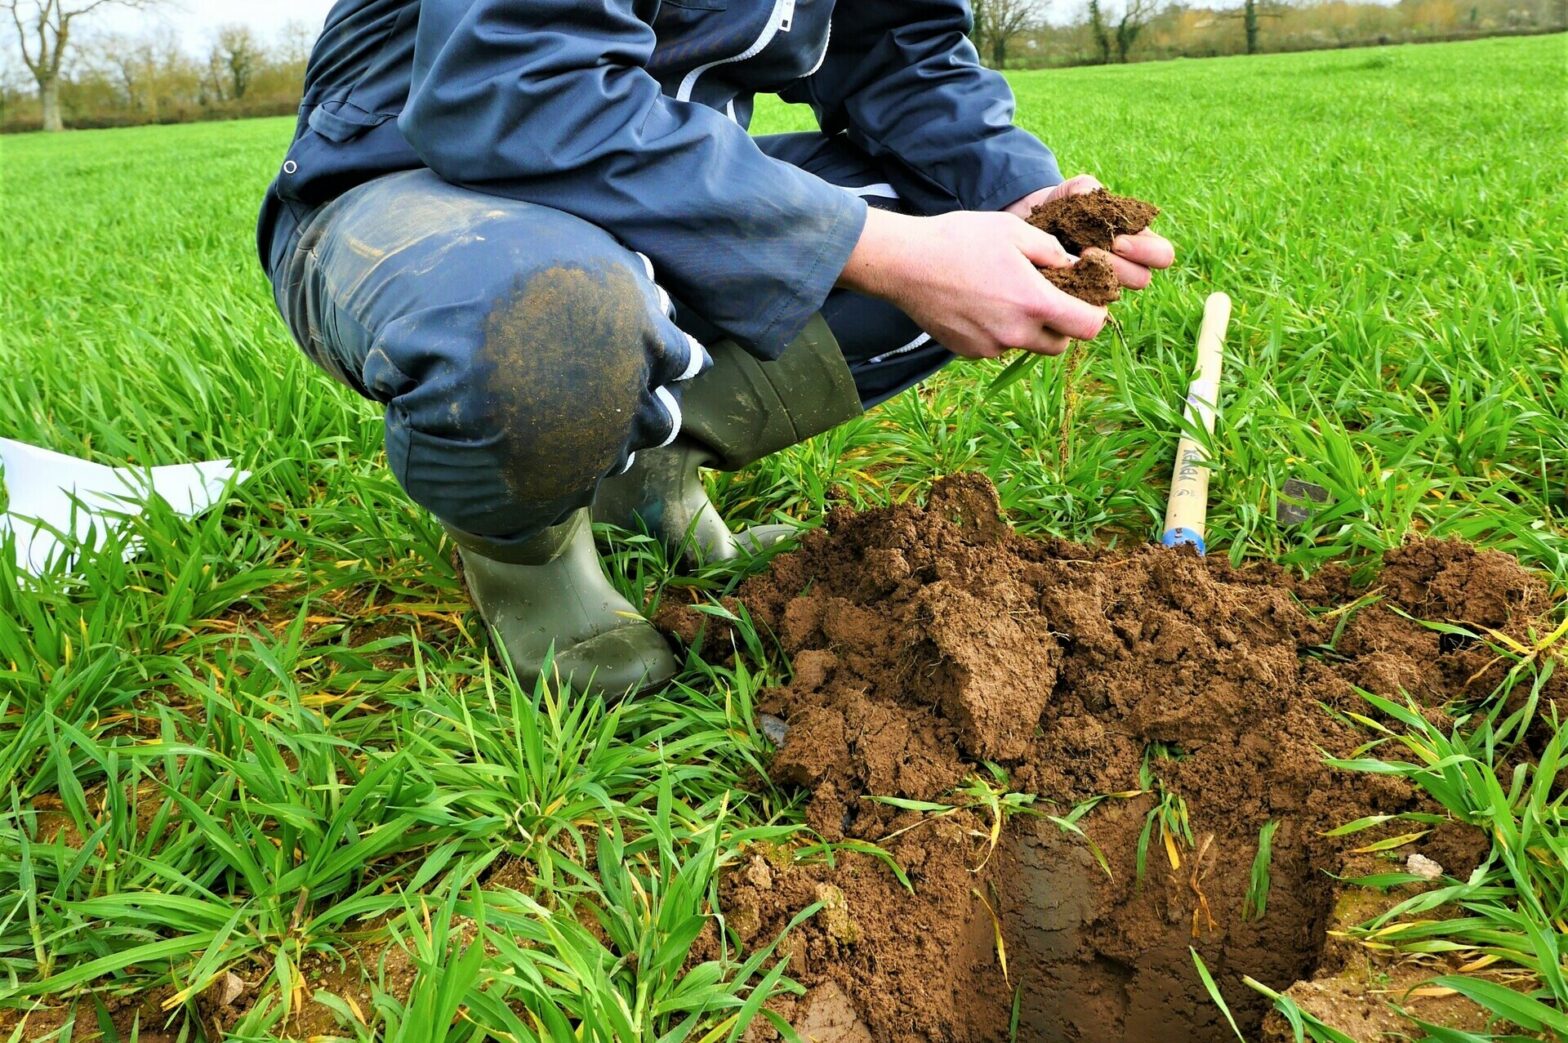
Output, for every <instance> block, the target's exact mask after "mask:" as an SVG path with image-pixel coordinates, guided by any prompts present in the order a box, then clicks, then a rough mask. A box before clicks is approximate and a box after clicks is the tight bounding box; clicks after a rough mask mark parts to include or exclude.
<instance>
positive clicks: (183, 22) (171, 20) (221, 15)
mask: <svg viewBox="0 0 1568 1043" xmlns="http://www.w3.org/2000/svg"><path fill="white" fill-rule="evenodd" d="M333 2H334V0H262V2H260V3H258V2H257V0H171V2H170V3H168V4H165V5H163V7H162V9H161V10H157V11H152V12H147V13H140V12H134V11H118V10H115V9H113V8H112V7H110V8H105V9H104V10H103V11H102V12H95V13H94V14H93V15H92V16H91V19H92V20H91V22H84V23H83V24H84V26H85V25H91V26H92V27H94V28H96V29H102V30H104V31H108V32H124V33H137V32H144V31H146V30H148V29H150V28H153V27H155V26H157V25H160V24H166V25H172V26H174V27H175V28H176V29H178V30H179V32H180V36H181V38H182V39H183V40H184V41H185V46H186V48H187V49H188V50H191V51H196V52H203V51H205V50H206V49H207V47H208V45H210V44H211V42H212V34H213V30H215V29H217V28H218V26H220V25H228V24H230V23H235V22H237V23H241V24H244V25H249V26H251V27H252V28H254V29H255V30H256V31H257V32H258V33H260V34H261V36H262V38H263V39H268V38H271V37H272V36H273V34H275V33H276V32H277V31H278V30H279V29H281V28H282V27H283V25H284V24H285V23H286V22H289V21H291V20H294V21H301V22H304V23H306V24H307V25H309V26H310V27H311V29H312V30H315V29H319V28H320V27H321V24H322V23H323V22H324V21H326V18H327V12H328V11H330V10H331V9H332V4H333Z"/></svg>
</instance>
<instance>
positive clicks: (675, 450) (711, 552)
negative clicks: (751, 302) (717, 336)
mask: <svg viewBox="0 0 1568 1043" xmlns="http://www.w3.org/2000/svg"><path fill="white" fill-rule="evenodd" d="M709 354H711V355H712V356H713V368H712V369H710V370H709V371H708V372H706V373H704V374H703V375H702V376H700V377H697V378H695V379H694V380H691V381H689V382H688V383H687V384H686V385H685V390H684V392H683V394H682V399H681V412H682V414H683V415H684V424H683V426H682V430H681V434H680V435H679V436H678V437H677V438H676V440H675V441H674V442H673V443H672V444H670V445H668V446H665V447H664V448H662V449H648V450H644V451H642V452H640V453H638V454H637V459H636V460H635V461H634V462H633V464H632V467H631V470H629V471H627V472H626V473H625V474H623V475H617V476H616V477H614V478H610V479H607V480H605V481H604V482H603V483H602V484H601V485H600V486H599V492H598V495H597V497H596V498H595V499H594V504H593V520H594V521H596V522H607V523H609V524H612V525H618V526H620V527H621V528H623V529H632V530H637V529H646V530H647V531H648V532H649V533H650V534H651V535H653V536H655V537H657V538H658V539H659V540H660V541H661V542H662V543H663V544H664V545H665V546H666V547H667V548H669V550H670V551H671V553H681V554H682V555H683V556H684V557H687V558H696V559H699V560H703V561H710V562H712V561H731V560H733V559H735V558H738V557H740V556H742V555H743V554H754V553H756V552H758V551H760V550H763V549H765V548H767V547H770V546H772V545H773V544H774V543H776V542H777V541H778V540H780V539H782V538H783V537H785V536H788V535H791V534H792V533H794V532H795V529H794V527H793V526H790V525H759V526H756V527H755V528H751V529H748V530H746V531H745V532H742V533H738V534H737V533H734V532H731V531H730V527H729V526H728V525H726V524H725V522H724V519H723V518H722V517H720V516H719V512H718V511H717V510H716V509H715V508H714V506H713V502H712V501H711V500H710V499H709V498H708V491H707V488H706V487H705V486H704V485H703V483H702V476H701V474H700V471H701V469H702V468H704V467H710V468H714V469H716V470H720V471H738V470H740V469H741V468H742V467H745V466H747V465H748V464H752V463H755V462H756V461H758V460H760V459H762V458H763V457H765V456H768V455H770V454H772V453H776V452H778V451H779V450H780V449H785V448H788V447H789V446H792V445H796V444H798V443H800V442H804V441H805V440H806V439H808V438H811V437H812V436H814V435H819V434H821V433H822V432H824V431H828V430H831V429H832V428H835V427H837V426H838V425H840V424H842V423H844V422H845V421H847V420H852V419H854V418H855V417H857V416H859V415H860V414H861V412H862V409H861V406H860V393H859V392H858V391H856V389H855V379H854V377H853V376H851V375H850V372H849V367H848V366H847V365H846V364H845V363H844V356H843V355H842V353H841V352H840V351H839V347H838V341H837V340H836V339H835V338H834V336H833V333H832V331H831V330H829V329H828V324H827V322H826V321H825V320H824V319H823V318H822V316H820V315H817V316H814V317H813V318H812V320H811V322H810V323H809V324H808V325H807V326H806V330H805V332H803V333H802V334H801V335H800V336H799V337H798V338H797V339H796V340H795V342H794V343H793V344H791V345H790V346H789V347H788V348H787V349H785V351H784V354H783V355H781V356H780V357H779V358H778V359H776V360H775V361H772V362H763V361H761V360H759V359H757V358H756V357H754V356H752V355H750V354H748V353H747V352H745V351H744V350H742V349H741V348H740V347H739V346H738V345H736V344H734V343H732V342H730V341H722V342H720V343H718V344H716V345H714V346H713V347H712V348H710V349H709Z"/></svg>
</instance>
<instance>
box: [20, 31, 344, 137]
mask: <svg viewBox="0 0 1568 1043" xmlns="http://www.w3.org/2000/svg"><path fill="white" fill-rule="evenodd" d="M162 6H164V4H163V2H162V0H0V19H3V18H5V17H7V16H9V21H10V23H11V25H10V28H11V29H12V38H11V41H10V43H11V47H10V53H9V54H7V55H6V56H5V57H4V58H3V59H0V131H18V130H39V129H43V130H60V129H63V128H65V127H78V128H89V127H121V126H132V125H137V124H145V123H191V122H196V121H198V120H212V119H237V118H241V117H249V116H281V115H288V114H291V113H293V112H294V111H295V110H296V109H297V108H298V107H299V98H300V86H301V84H302V83H303V82H304V79H305V63H306V61H307V60H308V59H309V57H310V48H311V45H312V44H313V43H314V42H315V37H316V27H313V26H310V25H306V24H305V23H303V22H293V23H290V24H288V25H286V26H284V27H283V29H282V30H281V31H279V32H278V33H277V34H276V35H275V36H273V37H271V38H266V37H263V36H262V35H261V34H260V33H258V32H257V31H256V30H255V29H253V28H252V27H250V26H248V25H243V24H233V25H225V26H222V27H220V28H218V29H217V30H216V31H214V32H213V33H212V35H211V39H210V41H209V43H208V46H207V48H206V50H205V51H204V52H203V53H198V54H193V53H191V52H190V51H189V50H188V49H187V48H186V46H185V45H184V43H183V42H182V40H181V38H180V34H179V33H178V32H177V31H176V30H175V29H174V28H173V27H172V26H169V25H168V24H166V23H161V22H160V23H158V24H156V27H154V28H150V29H147V30H145V31H143V32H139V33H109V32H104V31H102V30H100V29H98V28H96V27H95V26H94V16H95V15H97V14H99V13H100V12H101V11H103V10H104V9H106V8H109V7H119V8H126V9H131V10H138V11H146V12H148V13H149V14H150V13H152V12H153V11H155V10H156V9H157V8H159V7H162ZM149 22H151V19H149ZM3 28H4V23H3V22H0V30H3Z"/></svg>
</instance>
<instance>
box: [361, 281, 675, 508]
mask: <svg viewBox="0 0 1568 1043" xmlns="http://www.w3.org/2000/svg"><path fill="white" fill-rule="evenodd" d="M475 318H476V320H477V321H476V328H475V329H474V330H473V331H472V332H471V333H470V335H469V337H468V338H465V339H467V341H468V344H469V345H470V346H469V347H468V349H467V350H466V351H460V352H456V353H453V354H451V355H448V356H447V357H446V358H444V359H443V360H442V365H439V366H437V367H435V368H434V371H433V372H432V373H430V374H428V375H427V379H426V380H424V381H421V382H420V383H419V386H418V387H417V388H415V389H413V390H412V391H411V392H410V393H408V394H405V395H401V396H399V397H398V398H397V399H395V400H394V401H393V402H392V403H391V405H390V407H389V409H388V435H387V445H388V451H389V453H390V454H391V463H392V466H393V468H394V470H395V471H396V472H397V474H398V478H399V479H400V480H401V481H402V482H403V484H404V487H405V488H406V489H407V490H408V491H409V493H410V495H412V496H413V497H414V498H415V499H416V500H418V501H419V502H420V503H422V504H423V505H424V506H426V507H427V508H429V509H430V510H431V511H432V512H433V513H435V514H436V515H437V516H438V517H440V518H441V519H442V520H443V521H445V522H447V523H448V524H450V525H454V526H456V527H458V528H460V529H463V530H464V531H467V532H471V533H475V534H478V535H484V536H493V537H512V536H517V535H521V534H523V533H524V532H525V531H526V530H533V531H537V529H539V528H542V527H544V526H546V525H549V524H552V523H553V522H554V521H556V520H557V519H558V518H559V517H561V516H562V515H564V514H565V513H566V512H568V511H570V510H573V509H575V508H577V507H582V506H586V505H587V504H588V503H589V502H590V501H591V499H592V496H593V492H594V489H595V488H596V487H597V485H598V483H599V481H600V480H601V479H603V478H604V477H605V476H606V475H609V474H611V473H614V472H617V471H619V470H620V469H622V468H623V467H624V466H625V465H626V463H627V460H628V457H629V456H630V454H631V453H632V452H633V451H634V450H635V449H636V448H637V447H638V446H641V445H649V444H657V443H658V442H659V441H661V440H662V439H663V437H664V435H665V434H666V433H667V432H668V429H669V428H670V426H671V425H672V423H673V417H672V416H671V415H670V412H671V410H669V409H664V408H660V405H661V403H660V398H659V397H658V396H657V395H656V394H655V393H654V392H652V391H651V390H650V387H649V384H650V375H651V369H652V366H653V364H654V360H653V358H652V356H651V353H650V350H649V349H650V345H651V344H654V343H656V342H657V340H658V337H659V331H658V330H657V329H656V328H655V327H656V317H655V314H654V313H653V311H652V309H651V307H650V301H649V295H648V294H647V292H646V291H645V290H644V288H643V286H642V285H641V284H640V283H639V280H638V276H637V273H636V272H635V271H634V270H633V269H631V268H630V267H629V265H627V264H625V263H622V262H621V261H620V260H619V259H614V260H610V261H606V262H604V263H579V264H573V263H563V264H554V265H549V266H544V267H541V268H538V269H537V270H534V271H530V272H528V273H525V274H519V275H517V276H515V277H514V278H513V279H512V280H511V281H510V283H509V284H508V285H506V286H504V287H503V288H502V290H501V292H500V293H499V294H498V295H496V296H495V297H494V299H493V301H492V302H491V303H490V304H489V305H488V307H487V308H486V309H485V310H484V312H483V314H481V315H478V316H476V317H475ZM400 452H401V453H402V459H401V460H400V459H399V454H400Z"/></svg>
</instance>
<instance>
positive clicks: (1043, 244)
mask: <svg viewBox="0 0 1568 1043" xmlns="http://www.w3.org/2000/svg"><path fill="white" fill-rule="evenodd" d="M1014 236H1015V238H1016V241H1017V243H1018V249H1019V251H1020V252H1021V253H1022V254H1023V255H1024V256H1025V257H1027V258H1029V261H1030V263H1031V264H1033V265H1034V266H1035V267H1036V268H1069V267H1071V266H1072V263H1073V260H1074V258H1073V257H1072V256H1071V255H1069V254H1068V252H1067V251H1066V250H1065V249H1064V248H1063V247H1062V244H1061V243H1059V242H1058V241H1057V239H1056V236H1054V235H1051V234H1050V233H1049V232H1042V231H1040V230H1039V229H1038V228H1036V227H1034V226H1033V225H1027V224H1026V225H1019V226H1018V228H1017V229H1015V230H1014Z"/></svg>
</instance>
